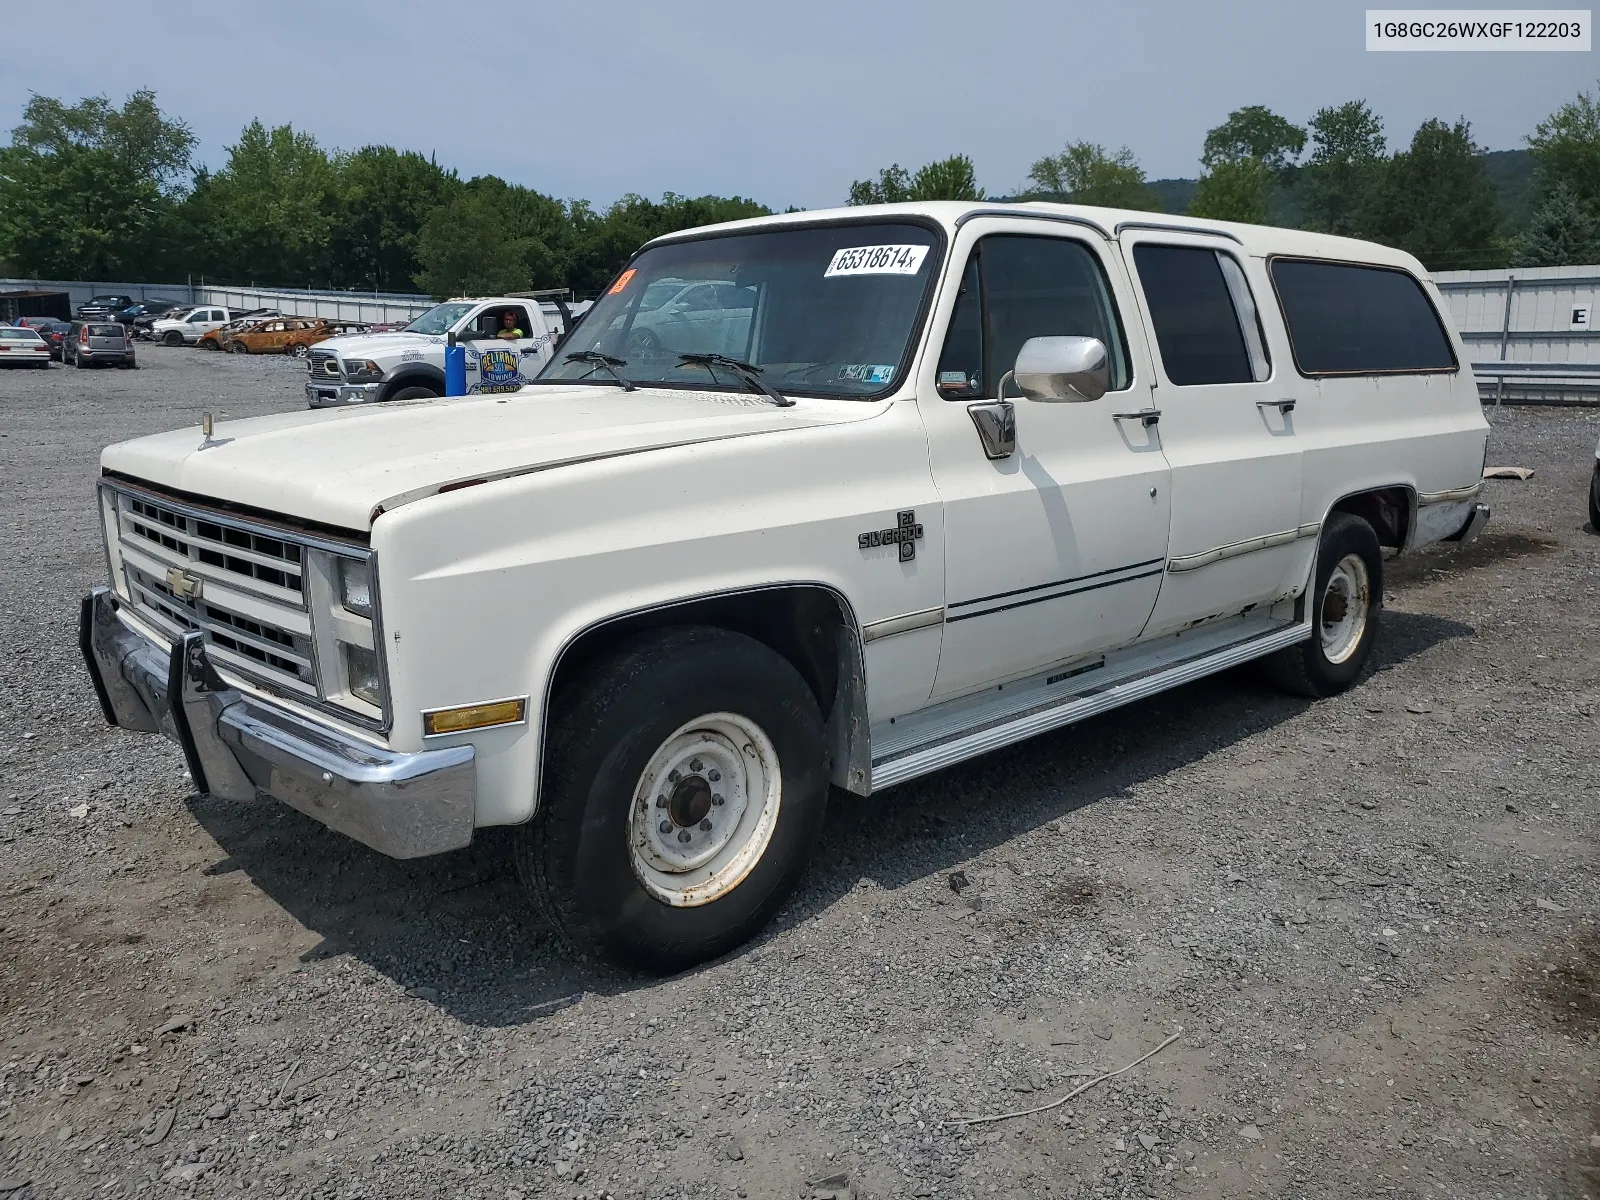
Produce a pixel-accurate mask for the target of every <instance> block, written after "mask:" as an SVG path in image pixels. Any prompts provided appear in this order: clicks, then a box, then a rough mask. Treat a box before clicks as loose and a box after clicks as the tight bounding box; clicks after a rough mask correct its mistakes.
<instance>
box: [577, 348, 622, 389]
mask: <svg viewBox="0 0 1600 1200" xmlns="http://www.w3.org/2000/svg"><path fill="white" fill-rule="evenodd" d="M567 361H568V362H581V363H593V364H594V365H595V366H597V367H601V368H603V369H604V370H606V371H609V372H610V373H611V378H613V379H615V380H616V381H617V382H618V383H619V384H621V385H622V390H623V391H625V392H631V391H633V390H634V387H633V380H631V379H629V378H628V377H627V376H626V375H624V374H623V373H622V372H621V371H619V370H617V368H618V367H625V366H627V365H628V360H627V359H625V358H612V357H611V355H609V354H601V353H600V351H598V350H576V351H574V352H573V353H571V354H569V355H567ZM589 374H591V375H592V374H594V372H593V371H591V372H589Z"/></svg>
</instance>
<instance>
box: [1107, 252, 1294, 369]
mask: <svg viewBox="0 0 1600 1200" xmlns="http://www.w3.org/2000/svg"><path fill="white" fill-rule="evenodd" d="M1133 261H1134V265H1135V266H1136V267H1137V268H1138V271H1139V284H1140V286H1141V287H1142V288H1143V289H1144V297H1145V303H1146V304H1148V305H1149V306H1150V323H1151V325H1152V326H1153V327H1154V331H1155V335H1156V345H1157V347H1158V348H1159V349H1160V351H1161V365H1162V366H1163V367H1164V368H1165V369H1166V373H1167V378H1168V379H1169V380H1170V381H1171V382H1172V383H1173V384H1175V385H1177V386H1179V387H1185V386H1194V385H1200V384H1217V383H1251V382H1254V381H1258V380H1262V379H1265V378H1266V377H1267V374H1268V372H1269V370H1270V366H1269V364H1268V362H1267V355H1266V347H1265V344H1264V342H1263V340H1262V336H1261V323H1260V319H1259V317H1258V315H1257V313H1256V308H1255V301H1254V299H1253V298H1252V297H1251V295H1250V285H1249V283H1248V282H1247V281H1246V280H1245V277H1244V271H1243V270H1242V269H1241V268H1240V266H1239V264H1238V263H1237V262H1236V261H1235V260H1234V259H1233V258H1232V256H1230V255H1228V254H1225V253H1223V252H1222V251H1219V250H1212V249H1209V248H1206V247H1202V246H1152V245H1138V246H1135V247H1134V248H1133Z"/></svg>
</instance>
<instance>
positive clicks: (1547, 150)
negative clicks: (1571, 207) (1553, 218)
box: [1527, 92, 1600, 216]
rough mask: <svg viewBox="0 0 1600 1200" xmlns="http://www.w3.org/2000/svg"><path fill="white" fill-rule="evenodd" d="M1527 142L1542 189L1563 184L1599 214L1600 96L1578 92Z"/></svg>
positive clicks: (1580, 201)
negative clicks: (1574, 97) (1599, 97)
mask: <svg viewBox="0 0 1600 1200" xmlns="http://www.w3.org/2000/svg"><path fill="white" fill-rule="evenodd" d="M1527 142H1528V149H1529V150H1531V151H1532V152H1533V158H1534V162H1535V164H1536V168H1537V171H1538V176H1539V185H1540V188H1541V189H1542V190H1543V191H1544V192H1545V193H1546V194H1551V193H1554V191H1555V190H1556V189H1557V188H1561V187H1564V188H1566V189H1567V191H1568V192H1570V193H1571V195H1572V197H1573V198H1574V199H1575V200H1577V202H1578V203H1579V204H1581V205H1583V206H1584V207H1585V208H1587V209H1588V210H1589V211H1590V212H1591V213H1594V214H1596V215H1597V216H1600V99H1597V98H1596V97H1594V96H1591V95H1589V94H1588V93H1587V92H1579V93H1578V96H1577V99H1575V100H1569V101H1567V103H1565V104H1563V105H1562V106H1561V107H1560V108H1558V109H1556V111H1555V112H1553V113H1551V114H1550V115H1549V116H1548V117H1546V118H1545V119H1544V120H1543V121H1540V122H1539V124H1538V125H1536V126H1535V127H1534V131H1533V133H1532V134H1531V135H1529V137H1528V139H1527Z"/></svg>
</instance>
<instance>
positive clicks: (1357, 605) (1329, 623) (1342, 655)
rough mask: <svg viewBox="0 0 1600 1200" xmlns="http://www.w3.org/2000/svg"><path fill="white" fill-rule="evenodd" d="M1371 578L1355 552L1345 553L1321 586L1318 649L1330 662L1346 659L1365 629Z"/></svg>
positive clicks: (1358, 642)
mask: <svg viewBox="0 0 1600 1200" xmlns="http://www.w3.org/2000/svg"><path fill="white" fill-rule="evenodd" d="M1371 602H1372V579H1371V576H1370V575H1369V574H1368V573H1367V564H1366V562H1365V560H1363V559H1362V557H1361V556H1360V555H1359V554H1346V555H1345V556H1344V557H1343V558H1341V559H1340V560H1339V561H1338V562H1337V563H1335V564H1334V567H1333V573H1332V574H1331V575H1329V576H1328V582H1327V585H1326V586H1325V587H1324V588H1323V589H1322V603H1321V604H1320V605H1319V610H1320V619H1319V622H1318V626H1319V631H1320V634H1321V637H1322V653H1323V655H1324V656H1325V657H1326V658H1327V660H1328V661H1329V662H1330V663H1336V664H1337V663H1342V662H1346V661H1347V660H1348V659H1349V658H1350V656H1351V655H1352V654H1354V653H1355V652H1356V648H1357V647H1358V646H1360V645H1361V639H1362V637H1363V636H1364V635H1365V634H1366V632H1367V612H1368V610H1369V608H1370V606H1371Z"/></svg>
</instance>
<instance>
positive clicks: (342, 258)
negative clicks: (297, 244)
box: [329, 146, 462, 291]
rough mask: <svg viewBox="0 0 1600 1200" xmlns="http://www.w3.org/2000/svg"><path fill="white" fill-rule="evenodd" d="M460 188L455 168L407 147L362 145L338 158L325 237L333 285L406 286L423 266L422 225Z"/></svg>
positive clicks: (387, 288)
mask: <svg viewBox="0 0 1600 1200" xmlns="http://www.w3.org/2000/svg"><path fill="white" fill-rule="evenodd" d="M461 186H462V185H461V181H460V180H459V179H458V178H457V177H456V173H455V172H454V171H446V170H444V169H442V168H441V167H440V166H439V165H438V164H437V163H436V162H434V161H433V160H431V159H428V158H424V157H423V156H422V155H420V154H418V153H416V152H415V151H411V150H404V151H401V150H395V149H394V148H393V147H391V146H363V147H362V148H361V149H360V150H357V151H355V152H354V153H353V154H349V155H346V156H345V157H344V158H342V159H341V160H339V162H338V171H337V180H336V191H337V195H338V203H337V207H336V210H335V212H334V214H333V224H332V229H331V231H330V240H329V250H330V262H331V282H332V284H333V286H335V287H360V288H370V289H374V290H382V291H406V290H409V289H410V288H411V287H412V286H413V277H414V276H415V275H416V273H417V272H418V271H419V270H421V269H422V268H421V264H420V263H419V262H418V261H417V237H418V234H419V233H420V232H421V230H422V226H423V223H424V222H426V221H427V219H428V217H429V215H430V214H431V213H432V212H433V210H434V209H436V208H439V207H440V206H441V205H445V204H448V203H449V202H450V201H451V200H453V199H454V198H455V196H456V195H457V193H459V192H460V190H461Z"/></svg>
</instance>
